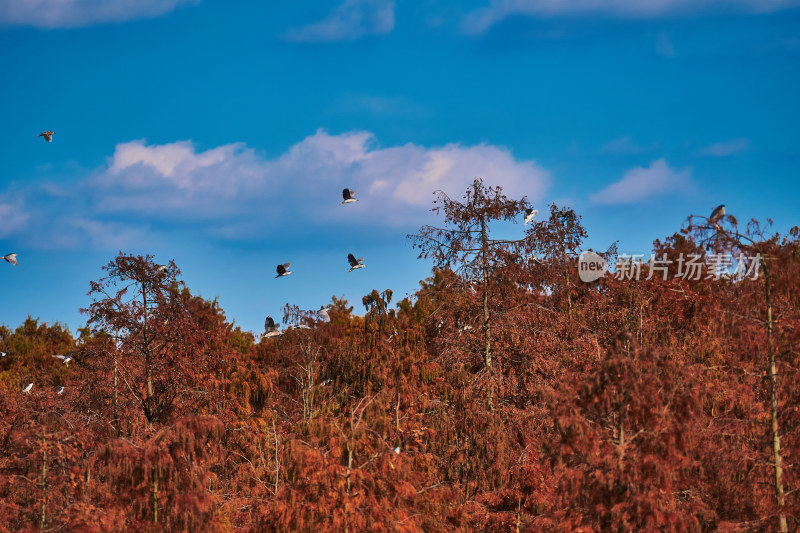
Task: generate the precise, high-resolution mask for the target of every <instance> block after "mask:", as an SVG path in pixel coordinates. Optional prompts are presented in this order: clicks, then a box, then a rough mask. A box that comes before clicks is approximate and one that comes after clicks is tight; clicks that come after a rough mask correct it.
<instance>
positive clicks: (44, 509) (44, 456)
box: [39, 435, 47, 531]
mask: <svg viewBox="0 0 800 533" xmlns="http://www.w3.org/2000/svg"><path fill="white" fill-rule="evenodd" d="M41 487H42V515H41V521H40V523H39V531H44V527H45V524H46V522H47V442H46V441H45V440H44V435H42V483H41Z"/></svg>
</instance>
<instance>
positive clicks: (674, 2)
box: [463, 0, 800, 34]
mask: <svg viewBox="0 0 800 533" xmlns="http://www.w3.org/2000/svg"><path fill="white" fill-rule="evenodd" d="M798 6H800V0H491V2H490V3H489V5H488V6H486V7H482V8H479V9H476V10H474V11H472V12H470V13H468V14H467V16H466V17H465V18H464V20H463V29H464V31H466V32H467V33H472V34H480V33H483V32H485V31H486V30H488V29H489V28H491V27H492V26H493V25H495V24H497V23H498V22H500V21H502V20H504V19H506V18H507V17H509V16H513V15H527V16H536V17H557V16H564V15H573V16H585V15H608V16H617V17H628V18H656V17H661V16H669V15H681V14H694V13H704V12H715V11H726V12H731V11H733V12H752V13H770V12H774V11H779V10H782V9H788V8H793V7H798Z"/></svg>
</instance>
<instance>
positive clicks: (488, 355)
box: [481, 219, 492, 368]
mask: <svg viewBox="0 0 800 533" xmlns="http://www.w3.org/2000/svg"><path fill="white" fill-rule="evenodd" d="M487 254H488V245H487V242H486V221H485V220H484V219H481V258H482V260H483V261H482V263H483V338H484V343H485V350H484V356H483V360H484V363H485V364H486V368H491V367H492V333H491V330H490V328H489V319H490V316H489V259H488V256H487Z"/></svg>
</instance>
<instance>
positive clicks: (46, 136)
mask: <svg viewBox="0 0 800 533" xmlns="http://www.w3.org/2000/svg"><path fill="white" fill-rule="evenodd" d="M55 134H56V132H54V131H50V130H47V131H43V132H42V133H40V134H39V135H37V137H44V140H45V141H47V142H53V135H55Z"/></svg>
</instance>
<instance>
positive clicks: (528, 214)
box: [525, 209, 539, 226]
mask: <svg viewBox="0 0 800 533" xmlns="http://www.w3.org/2000/svg"><path fill="white" fill-rule="evenodd" d="M538 214H539V210H538V209H525V225H526V226H527V225H528V222H533V217H535V216H536V215H538Z"/></svg>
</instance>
